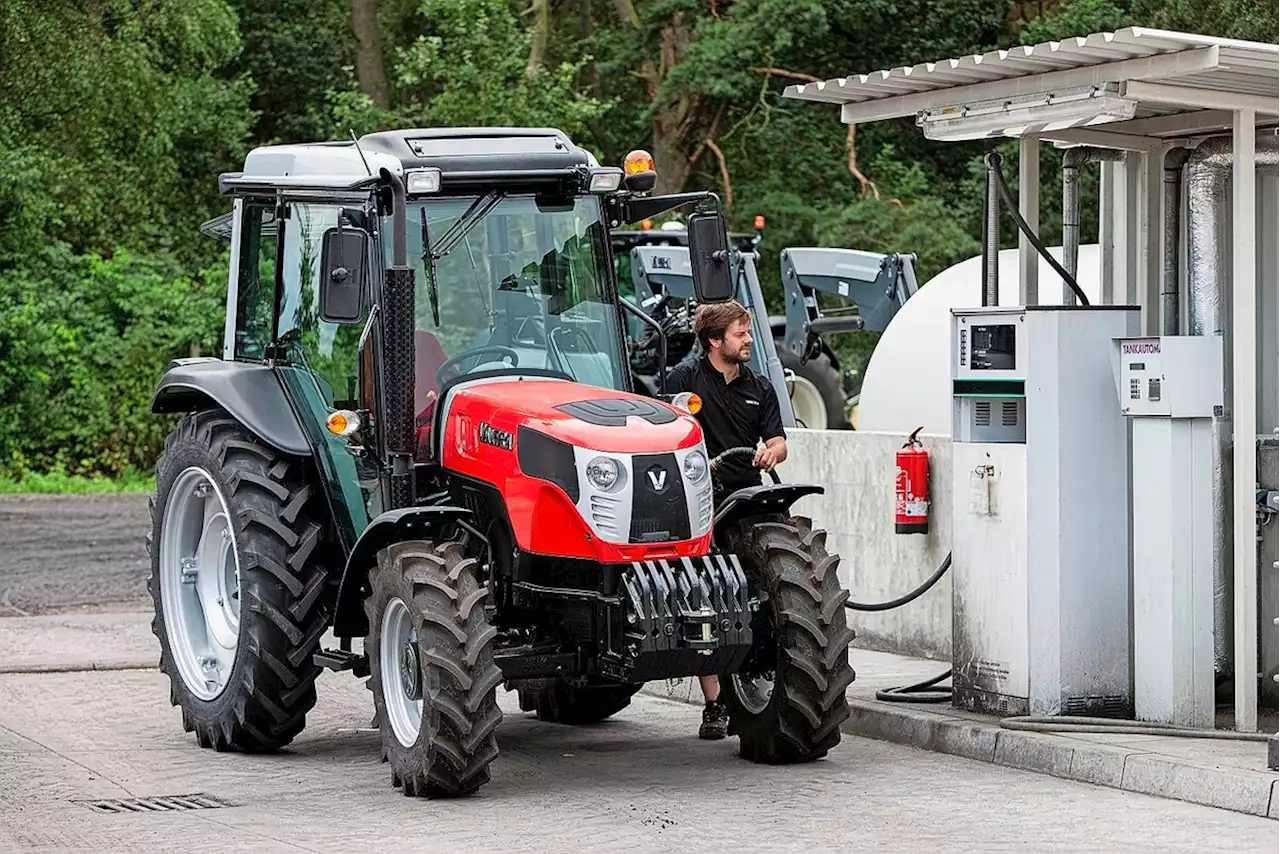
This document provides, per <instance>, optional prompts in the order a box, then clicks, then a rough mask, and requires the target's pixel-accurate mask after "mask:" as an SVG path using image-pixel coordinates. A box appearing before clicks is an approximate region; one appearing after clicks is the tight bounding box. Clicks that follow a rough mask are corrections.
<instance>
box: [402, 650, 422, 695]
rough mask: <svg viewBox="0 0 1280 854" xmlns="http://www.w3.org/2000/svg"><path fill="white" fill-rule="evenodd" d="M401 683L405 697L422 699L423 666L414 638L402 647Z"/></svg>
mask: <svg viewBox="0 0 1280 854" xmlns="http://www.w3.org/2000/svg"><path fill="white" fill-rule="evenodd" d="M400 685H401V687H402V688H403V689H404V696H405V699H408V700H414V701H416V700H421V699H422V667H421V665H420V664H419V662H418V644H417V642H416V641H413V640H410V641H408V642H407V643H405V645H404V646H403V647H402V648H401V649H400Z"/></svg>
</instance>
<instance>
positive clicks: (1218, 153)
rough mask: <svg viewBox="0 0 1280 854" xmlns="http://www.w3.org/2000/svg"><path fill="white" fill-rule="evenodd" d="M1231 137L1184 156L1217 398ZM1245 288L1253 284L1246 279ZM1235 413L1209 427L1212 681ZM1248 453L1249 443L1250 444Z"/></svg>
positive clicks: (1278, 161) (1226, 617)
mask: <svg viewBox="0 0 1280 854" xmlns="http://www.w3.org/2000/svg"><path fill="white" fill-rule="evenodd" d="M1254 159H1255V160H1254V162H1255V164H1256V166H1257V167H1259V168H1263V169H1275V168H1276V167H1277V165H1280V150H1278V149H1277V144H1276V136H1275V134H1273V133H1272V134H1259V135H1258V136H1257V137H1256V140H1255V153H1254ZM1232 161H1233V156H1232V140H1231V137H1230V136H1218V137H1213V138H1212V139H1208V140H1206V141H1205V142H1203V143H1201V145H1200V146H1199V147H1197V148H1196V149H1195V150H1194V151H1193V152H1192V153H1191V155H1190V156H1189V157H1188V158H1187V163H1186V166H1185V174H1186V179H1187V208H1188V217H1187V225H1188V232H1187V334H1189V335H1211V334H1213V333H1214V332H1219V331H1220V332H1222V333H1223V344H1224V346H1225V352H1224V353H1223V374H1224V376H1223V399H1224V400H1226V401H1228V402H1229V401H1230V400H1231V394H1232V375H1233V370H1234V365H1233V359H1232V354H1231V340H1232V333H1231V329H1230V322H1229V320H1230V316H1231V314H1230V311H1229V307H1230V296H1231V290H1230V288H1229V286H1228V282H1229V281H1230V274H1231V258H1230V250H1231V236H1230V234H1229V233H1227V227H1226V220H1227V216H1228V213H1229V210H1230V209H1229V206H1228V204H1227V202H1228V192H1229V190H1230V187H1231V166H1232ZM1248 286H1249V287H1256V284H1255V283H1253V282H1250V283H1248ZM1233 421H1234V413H1233V412H1232V410H1231V407H1230V405H1229V403H1228V406H1227V407H1226V408H1225V409H1224V413H1223V416H1222V417H1221V418H1215V419H1214V420H1213V426H1212V428H1211V429H1212V434H1213V439H1212V443H1211V445H1212V449H1213V467H1212V468H1213V476H1212V482H1211V484H1210V487H1211V505H1212V508H1213V509H1212V512H1213V519H1214V528H1213V531H1214V533H1213V537H1214V551H1213V657H1214V670H1215V671H1216V675H1217V678H1218V680H1219V681H1223V680H1226V679H1229V678H1231V676H1232V675H1233V671H1234V663H1235V662H1234V651H1233V648H1232V634H1233V631H1232V627H1233V604H1234V603H1233V596H1232V576H1233V573H1232V565H1233V564H1232V561H1233V559H1234V555H1235V551H1234V548H1233V545H1232V519H1233V516H1232V508H1233V504H1234V503H1233V501H1232V497H1231V490H1232V484H1233V479H1232V475H1231V453H1232V438H1231V437H1232V429H1233ZM1248 452H1250V453H1252V452H1253V449H1252V448H1249V449H1248Z"/></svg>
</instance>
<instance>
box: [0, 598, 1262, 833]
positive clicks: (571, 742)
mask: <svg viewBox="0 0 1280 854" xmlns="http://www.w3.org/2000/svg"><path fill="white" fill-rule="evenodd" d="M94 616H97V615H94ZM84 619H86V617H84V616H76V617H67V618H64V621H63V622H61V623H59V622H55V621H51V620H49V619H40V620H33V619H32V618H8V619H0V657H3V656H4V655H5V652H6V651H7V650H10V649H14V648H15V647H13V646H11V644H12V643H13V642H14V641H15V639H17V638H19V637H25V638H26V640H24V641H23V646H22V647H21V648H22V649H23V650H25V652H23V653H22V655H21V659H20V660H21V661H22V662H23V663H24V664H25V666H26V669H27V670H28V672H22V673H8V674H3V675H0V851H4V852H24V854H25V852H61V851H67V852H72V851H74V852H83V851H87V850H94V851H103V852H114V851H121V852H123V851H129V852H152V851H175V850H181V851H184V852H187V851H190V852H205V851H210V852H213V851H216V852H228V854H235V852H249V851H252V852H284V851H313V852H342V854H348V852H363V851H387V850H395V849H396V848H397V847H400V846H415V847H419V848H421V847H424V846H425V847H426V848H428V849H430V850H433V851H456V850H463V848H464V847H466V848H471V849H475V850H478V851H503V852H521V851H539V852H545V851H583V850H605V851H614V850H627V851H631V852H636V851H663V852H665V851H671V850H696V851H704V850H705V851H733V852H738V851H794V850H806V851H841V852H845V851H857V850H868V851H877V852H879V851H884V852H898V851H900V852H929V851H947V852H950V851H954V850H957V849H960V850H973V851H983V852H999V851H1013V850H1017V851H1037V852H1039V851H1124V852H1148V851H1150V852H1174V851H1194V852H1210V851H1230V852H1251V851H1274V850H1275V842H1276V825H1275V823H1274V822H1270V821H1267V820H1265V819H1261V818H1255V817H1253V816H1248V815H1242V814H1239V813H1234V812H1228V811H1226V810H1215V809H1210V808H1207V807H1202V806H1197V805H1194V804H1189V803H1184V802H1180V801H1174V800H1166V799H1158V798H1151V797H1147V796H1145V795H1137V794H1132V793H1129V792H1123V791H1119V790H1116V789H1110V788H1103V787H1099V786H1091V785H1086V784H1083V783H1079V782H1074V781H1069V780H1061V779H1056V778H1054V777H1050V776H1045V775H1042V774H1035V773H1030V772H1027V771H1024V770H1020V769H1017V768H1012V767H1005V766H1001V765H998V764H995V763H989V762H972V761H969V760H967V759H964V758H961V757H958V756H950V755H943V754H938V753H929V752H925V751H921V750H915V749H912V748H910V747H906V746H903V745H898V744H891V743H888V742H884V741H876V740H870V739H863V738H858V737H853V736H849V737H846V739H845V740H844V741H843V742H842V744H841V745H840V746H839V747H838V748H837V749H836V750H834V751H833V752H832V753H831V754H830V755H829V756H828V757H827V758H826V759H824V760H822V761H820V762H816V763H811V764H808V765H803V766H790V767H778V768H775V767H767V766H756V765H751V764H749V763H746V762H744V761H742V760H740V759H738V758H737V756H736V743H735V742H734V740H732V739H730V740H726V741H722V742H700V741H698V740H697V738H696V730H697V722H698V710H697V708H696V707H694V706H690V705H687V704H680V703H673V702H668V701H665V700H662V699H658V698H654V697H650V696H645V695H638V696H637V698H636V700H635V702H634V703H633V704H632V705H631V707H629V708H628V709H626V710H624V711H623V712H622V713H621V714H619V715H618V716H617V717H616V718H615V719H613V720H611V721H609V722H606V723H604V724H602V725H599V726H593V727H582V728H573V727H563V726H558V725H554V724H545V723H541V722H539V721H537V720H534V719H533V718H531V717H530V716H528V715H524V714H521V713H519V712H518V711H517V710H516V705H515V702H514V700H515V698H514V696H512V695H509V694H502V695H501V702H502V704H503V707H504V709H505V710H506V712H507V714H508V717H507V719H506V721H504V723H503V725H502V728H501V730H500V732H499V744H500V747H501V750H502V755H501V756H500V758H499V759H498V760H497V762H496V763H495V764H494V766H493V771H494V779H493V782H492V783H491V784H490V785H489V786H487V787H485V789H483V790H482V792H481V793H480V794H479V795H478V796H476V797H474V798H469V799H465V800H462V801H453V802H434V801H422V800H411V799H406V798H404V797H402V796H401V795H400V794H399V793H398V792H397V790H395V789H393V788H392V787H391V785H390V774H389V772H388V770H387V768H386V766H385V765H383V764H382V763H380V762H379V760H378V737H377V735H376V733H373V732H371V731H369V730H368V729H367V724H368V721H369V717H370V712H371V709H372V702H371V699H370V696H369V693H368V691H367V690H365V688H364V685H363V683H362V682H361V681H360V680H356V679H353V678H351V677H350V676H349V675H347V674H325V675H324V676H322V677H321V680H320V684H319V693H320V703H319V705H318V706H317V708H316V710H315V711H314V712H313V713H312V715H311V716H310V717H309V720H308V727H307V729H306V731H305V732H304V733H303V734H302V736H301V737H300V738H299V739H298V740H297V741H296V742H295V744H294V745H293V746H292V747H291V748H290V749H289V750H287V751H284V752H282V753H281V754H279V755H275V756H246V755H242V754H235V753H223V754H219V753H214V752H212V751H205V750H200V749H198V748H197V747H196V746H195V743H194V739H193V738H192V736H191V735H190V734H187V733H184V732H182V727H181V723H180V718H179V713H178V711H177V710H176V709H174V708H172V707H171V706H170V705H169V703H168V690H167V685H166V680H165V679H164V677H163V676H161V675H160V674H159V673H158V672H156V671H155V670H154V669H142V670H126V671H110V672H102V671H101V670H99V671H98V672H92V671H89V672H47V671H48V670H49V669H50V666H51V665H52V664H53V663H55V662H56V663H58V664H59V665H60V669H62V670H63V671H67V670H72V671H74V670H75V669H76V668H81V667H84V668H89V667H95V666H100V665H102V664H103V663H104V662H112V663H113V664H114V665H116V666H125V665H128V664H131V663H132V664H136V665H138V666H140V667H145V668H153V667H154V664H155V650H154V648H153V647H152V646H151V645H150V644H152V643H154V642H153V641H151V642H150V643H148V644H144V645H141V646H139V645H138V643H137V638H138V637H139V635H138V632H139V630H140V627H141V628H145V624H146V621H147V619H149V617H148V615H146V614H130V615H118V616H117V617H116V618H115V619H116V620H118V626H117V630H115V631H113V630H112V629H111V627H110V626H109V625H107V624H105V623H103V622H101V621H99V622H96V623H93V624H92V626H91V627H90V628H87V629H84V630H83V631H82V630H81V628H80V627H77V626H76V623H77V621H79V620H84ZM146 637H149V635H147V636H146ZM86 638H92V639H94V641H93V642H92V643H91V644H87V643H85V642H84V640H85V639H86ZM130 638H132V640H131V639H130ZM130 655H133V656H134V658H133V659H132V660H130V658H129V656H130ZM30 671H36V672H30ZM41 671H45V672H41ZM198 794H204V795H206V796H209V797H212V798H217V799H221V800H222V801H223V802H225V803H226V804H228V805H227V806H221V807H218V808H213V809H198V810H181V811H169V810H166V811H155V812H153V811H148V812H116V813H104V812H100V811H95V810H94V809H93V807H92V803H91V802H92V801H93V800H95V799H127V798H145V797H157V796H181V795H198Z"/></svg>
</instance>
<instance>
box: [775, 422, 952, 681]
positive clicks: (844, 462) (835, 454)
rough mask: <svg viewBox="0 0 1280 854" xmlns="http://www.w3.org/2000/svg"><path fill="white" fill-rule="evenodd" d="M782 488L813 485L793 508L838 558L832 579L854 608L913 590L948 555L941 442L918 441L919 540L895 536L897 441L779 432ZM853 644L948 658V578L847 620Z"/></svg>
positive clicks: (947, 471)
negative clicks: (921, 485)
mask: <svg viewBox="0 0 1280 854" xmlns="http://www.w3.org/2000/svg"><path fill="white" fill-rule="evenodd" d="M789 435H790V438H789V441H788V443H787V444H788V449H789V458H788V459H787V461H786V462H785V463H783V464H782V465H781V466H780V467H779V469H778V473H779V475H780V476H781V477H782V479H783V480H784V481H790V482H810V483H818V484H822V485H824V486H825V487H826V493H825V494H823V495H819V496H808V497H806V498H804V499H802V500H800V501H799V502H797V503H796V505H795V508H794V509H795V512H796V514H797V515H804V516H810V517H812V518H813V520H814V522H815V523H816V524H817V525H818V526H819V527H822V528H825V529H826V530H827V532H828V534H827V549H828V551H831V552H833V553H835V554H839V555H840V556H841V561H840V580H841V581H842V582H843V583H844V585H845V587H846V588H848V589H849V591H850V593H851V595H850V598H851V599H853V600H854V601H858V602H883V601H886V600H888V599H893V598H896V597H898V596H900V595H902V594H903V593H906V592H908V591H910V590H913V589H914V588H916V587H917V586H919V585H920V583H921V582H923V581H924V580H925V579H926V578H928V577H929V576H930V575H931V574H932V573H933V571H934V570H935V569H937V568H938V566H939V565H941V563H942V561H943V559H944V558H946V556H947V553H948V552H949V551H950V550H951V489H950V484H951V440H950V438H948V437H937V436H921V440H922V441H923V443H924V446H925V448H927V449H928V451H929V485H930V498H931V500H932V505H931V506H930V508H929V533H928V534H927V535H920V534H915V535H907V534H895V533H894V530H893V512H894V498H893V486H894V471H895V464H894V455H895V453H896V452H897V451H898V449H899V448H901V447H902V443H903V442H904V441H905V439H906V437H905V436H904V435H900V434H889V433H867V432H862V431H857V432H852V431H834V430H822V431H815V430H799V429H796V430H792V431H789ZM849 615H850V618H851V623H850V625H851V626H852V627H853V628H854V629H855V630H856V631H857V632H858V640H857V641H855V644H856V645H857V646H861V647H866V648H868V649H879V650H884V651H888V652H896V653H899V654H902V655H915V656H922V657H926V658H937V659H941V660H950V658H951V573H950V572H948V573H947V574H946V575H944V576H943V577H942V579H941V580H940V581H939V582H938V583H937V584H936V585H934V586H933V588H932V589H930V590H929V591H928V592H927V593H925V594H924V595H923V596H921V597H920V598H918V599H916V600H915V601H914V602H911V603H910V604H908V605H904V606H903V607H900V608H895V609H894V610H892V611H884V612H879V613H862V612H854V611H851V612H850V614H849Z"/></svg>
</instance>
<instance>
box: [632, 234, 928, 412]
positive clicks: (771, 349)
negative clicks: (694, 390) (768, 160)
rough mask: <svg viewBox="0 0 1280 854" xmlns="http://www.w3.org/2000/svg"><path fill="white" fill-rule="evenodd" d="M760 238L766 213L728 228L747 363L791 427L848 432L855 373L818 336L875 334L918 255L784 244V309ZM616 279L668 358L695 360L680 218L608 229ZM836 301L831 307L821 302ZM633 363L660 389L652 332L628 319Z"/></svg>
mask: <svg viewBox="0 0 1280 854" xmlns="http://www.w3.org/2000/svg"><path fill="white" fill-rule="evenodd" d="M763 236H764V217H762V216H757V217H756V218H755V233H754V234H743V233H740V232H739V233H730V234H729V235H728V237H729V242H730V245H731V246H732V247H733V248H734V249H736V250H737V262H736V266H737V269H736V272H735V281H736V282H737V291H738V292H737V299H738V301H739V302H741V303H742V304H743V305H745V306H746V307H747V309H748V310H750V311H751V313H752V316H753V318H754V320H753V326H754V330H753V333H752V337H753V338H754V339H755V341H757V342H758V346H757V347H756V348H755V349H754V350H753V355H752V364H751V367H752V368H753V369H754V370H756V371H757V372H759V373H762V374H766V375H768V376H769V377H770V378H771V379H772V380H773V382H774V386H775V388H776V389H777V390H778V398H779V401H780V402H781V404H782V410H783V413H782V415H783V421H784V423H785V424H786V426H788V427H804V428H809V429H814V430H849V429H852V428H853V420H852V412H853V411H854V410H856V407H857V403H858V392H859V390H860V388H861V385H862V383H861V376H860V373H859V372H858V371H857V370H856V369H854V368H846V369H843V370H842V366H841V362H840V359H839V357H838V356H837V354H836V351H835V349H833V348H832V347H831V344H830V342H829V341H826V340H824V339H823V337H822V335H823V333H840V332H881V331H883V330H884V328H885V327H886V326H887V325H888V324H889V321H890V320H892V319H893V316H894V315H895V314H896V313H897V311H898V309H899V308H901V307H902V305H903V304H904V303H905V302H906V301H907V300H908V299H910V297H911V296H912V295H913V294H915V292H916V291H917V290H918V285H917V283H916V277H915V260H916V256H915V255H911V254H898V253H889V254H880V253H876V252H863V251H860V250H855V249H826V248H809V247H803V248H787V249H784V250H782V252H781V254H780V256H779V262H780V264H781V271H780V272H781V277H782V285H783V291H784V299H785V303H786V305H785V312H784V313H783V314H770V313H769V310H768V306H767V305H766V303H765V299H764V295H763V292H762V290H761V288H760V281H759V277H758V275H757V269H758V268H757V264H758V262H759V260H760V252H759V249H758V247H759V244H760V241H761V240H762V238H763ZM610 243H611V245H612V248H613V258H614V265H615V267H616V268H617V271H618V286H619V291H620V293H621V295H622V298H623V299H626V300H629V301H630V302H632V303H633V304H634V305H636V306H638V307H639V308H641V309H643V310H644V311H645V312H646V313H647V314H649V315H650V316H651V317H653V318H654V320H656V321H657V322H658V324H659V325H660V326H661V327H662V330H663V333H664V334H665V336H666V360H667V364H668V365H671V366H675V365H677V364H679V363H680V362H682V361H685V360H686V359H691V358H697V357H699V356H700V355H701V349H700V348H699V346H698V343H697V340H696V339H695V337H694V335H693V313H694V310H695V309H696V307H697V306H696V302H695V300H694V299H693V274H692V270H691V268H690V263H689V256H688V232H687V231H686V229H685V227H684V225H683V224H682V223H680V222H679V221H675V220H673V221H669V222H666V223H664V224H663V225H662V226H661V227H658V228H653V227H652V224H651V223H650V222H648V221H646V222H645V223H644V224H643V227H642V228H640V229H636V230H619V231H614V232H613V233H612V234H610ZM820 294H825V295H827V297H828V299H827V300H826V302H827V303H828V304H830V303H831V302H833V301H834V302H836V303H837V305H836V306H834V307H832V306H831V305H828V306H826V307H824V306H823V305H822V299H821V297H820V296H819V295H820ZM629 324H630V326H631V328H630V330H629V331H630V333H631V338H632V340H633V341H634V342H636V344H635V345H634V346H633V348H632V370H633V372H634V373H635V374H636V377H637V380H638V381H639V383H641V384H643V385H645V386H647V387H649V388H650V389H651V391H652V393H655V394H656V392H657V378H656V376H655V375H654V370H655V366H656V364H657V353H656V352H655V347H654V341H653V336H652V335H649V336H646V335H645V334H644V333H645V330H644V328H643V325H642V324H640V323H639V322H638V321H637V320H635V319H631V320H629Z"/></svg>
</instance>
